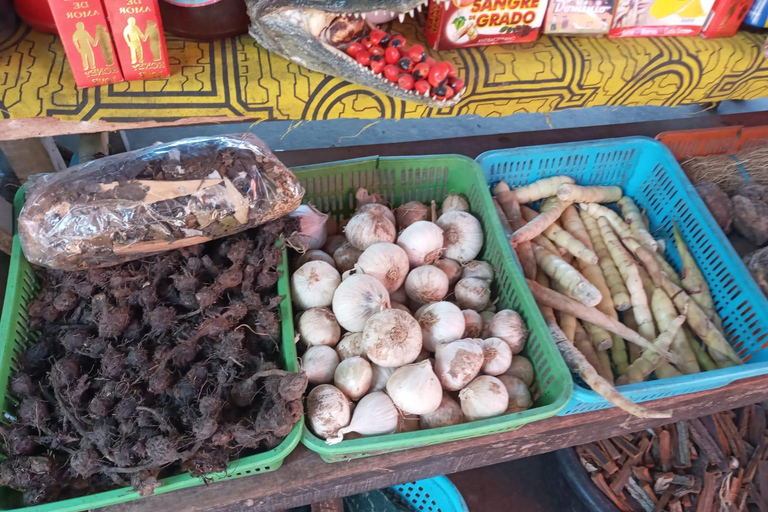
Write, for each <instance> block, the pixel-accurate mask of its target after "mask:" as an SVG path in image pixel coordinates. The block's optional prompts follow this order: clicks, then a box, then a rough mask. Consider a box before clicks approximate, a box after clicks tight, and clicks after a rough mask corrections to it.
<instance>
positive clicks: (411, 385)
mask: <svg viewBox="0 0 768 512" xmlns="http://www.w3.org/2000/svg"><path fill="white" fill-rule="evenodd" d="M387 394H388V395H389V397H390V398H391V399H392V401H393V402H394V403H395V405H396V406H397V408H398V409H400V410H401V411H403V413H405V414H429V413H432V412H435V411H436V410H437V408H438V407H440V402H442V400H443V388H442V386H440V381H439V380H438V378H437V376H436V375H435V372H434V371H432V364H431V363H430V362H429V361H421V362H420V363H415V364H408V365H405V366H403V367H401V368H398V369H397V370H395V372H394V373H393V374H392V375H391V376H390V377H389V380H388V381H387Z"/></svg>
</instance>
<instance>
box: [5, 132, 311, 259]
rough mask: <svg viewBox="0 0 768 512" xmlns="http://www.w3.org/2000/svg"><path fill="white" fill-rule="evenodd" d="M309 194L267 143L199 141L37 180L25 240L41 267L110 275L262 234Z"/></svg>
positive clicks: (22, 218)
mask: <svg viewBox="0 0 768 512" xmlns="http://www.w3.org/2000/svg"><path fill="white" fill-rule="evenodd" d="M303 194H304V190H303V189H302V187H301V185H299V183H298V182H297V180H296V177H295V176H294V175H293V173H291V171H290V170H289V169H288V168H287V167H285V166H284V165H283V164H282V163H281V162H280V161H279V160H278V159H277V158H276V157H275V155H274V154H273V153H272V152H271V151H270V150H269V148H268V147H267V146H266V145H265V144H264V142H263V141H262V140H260V139H259V138H257V137H255V136H253V135H250V134H245V135H225V136H220V137H195V138H191V139H183V140H179V141H176V142H171V143H168V144H161V145H157V146H151V147H148V148H144V149H140V150H136V151H131V152H128V153H122V154H119V155H114V156H109V157H106V158H101V159H98V160H93V161H91V162H88V163H85V164H82V165H78V166H75V167H71V168H69V169H67V170H65V171H62V172H58V173H54V174H41V175H36V176H33V177H32V178H31V179H30V180H29V182H28V183H27V196H26V203H25V205H24V208H23V209H22V210H21V213H20V215H19V220H18V226H19V236H20V239H21V246H22V248H23V250H24V254H25V255H26V257H27V259H28V260H29V261H30V262H32V263H35V264H37V265H42V266H46V267H50V268H57V269H64V270H77V269H82V268H89V267H105V266H110V265H116V264H118V263H123V262H125V261H130V260H134V259H138V258H141V257H144V256H147V255H149V254H157V253H160V252H163V251H167V250H170V249H178V248H179V247H185V246H188V245H194V244H198V243H202V242H207V241H208V240H213V239H215V238H220V237H223V236H227V235H231V234H233V233H238V232H240V231H244V230H246V229H249V228H252V227H255V226H258V225H259V224H263V223H265V222H268V221H270V220H273V219H276V218H278V217H282V216H283V215H286V214H288V213H290V212H292V211H293V210H295V209H296V208H297V207H298V206H299V204H300V203H301V197H302V195H303Z"/></svg>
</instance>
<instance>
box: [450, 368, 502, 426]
mask: <svg viewBox="0 0 768 512" xmlns="http://www.w3.org/2000/svg"><path fill="white" fill-rule="evenodd" d="M459 400H461V411H462V412H463V413H464V417H465V418H466V419H467V420H469V421H475V420H482V419H485V418H493V417H494V416H501V415H502V414H504V412H505V411H506V410H507V405H508V404H509V394H508V393H507V388H506V387H504V384H503V383H502V382H501V381H500V380H499V379H497V378H496V377H491V376H490V375H480V376H479V377H477V378H476V379H475V380H473V381H472V382H470V383H469V384H468V385H467V387H465V388H464V389H462V390H461V391H460V392H459Z"/></svg>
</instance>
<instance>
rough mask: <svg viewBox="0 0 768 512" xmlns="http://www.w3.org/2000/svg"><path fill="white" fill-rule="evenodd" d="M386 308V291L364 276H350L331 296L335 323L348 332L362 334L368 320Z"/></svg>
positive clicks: (387, 301)
mask: <svg viewBox="0 0 768 512" xmlns="http://www.w3.org/2000/svg"><path fill="white" fill-rule="evenodd" d="M387 308H389V293H387V289H386V288H384V285H383V284H381V282H379V281H378V280H377V279H376V278H374V277H371V276H367V275H365V274H357V275H353V276H350V277H349V278H347V279H346V280H345V281H344V282H343V283H341V284H340V285H339V287H338V288H337V289H336V293H334V294H333V314H334V315H336V321H337V322H339V325H341V326H342V327H343V328H345V329H346V330H348V331H350V332H362V331H363V328H364V327H365V323H366V322H367V321H368V319H369V318H371V317H372V316H373V315H375V314H376V313H378V312H379V311H383V310H385V309H387Z"/></svg>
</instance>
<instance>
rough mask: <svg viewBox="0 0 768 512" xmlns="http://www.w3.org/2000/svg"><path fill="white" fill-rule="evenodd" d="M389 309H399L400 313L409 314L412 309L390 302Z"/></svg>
mask: <svg viewBox="0 0 768 512" xmlns="http://www.w3.org/2000/svg"><path fill="white" fill-rule="evenodd" d="M389 307H391V308H392V309H399V310H400V311H405V312H406V313H408V314H410V313H411V310H410V309H408V308H407V307H406V306H405V305H403V304H400V303H399V302H390V303H389Z"/></svg>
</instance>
